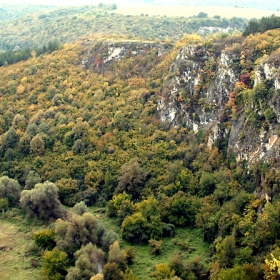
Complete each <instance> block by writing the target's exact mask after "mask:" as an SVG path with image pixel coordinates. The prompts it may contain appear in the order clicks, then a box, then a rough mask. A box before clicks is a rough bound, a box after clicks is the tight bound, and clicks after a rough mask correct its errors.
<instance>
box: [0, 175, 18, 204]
mask: <svg viewBox="0 0 280 280" xmlns="http://www.w3.org/2000/svg"><path fill="white" fill-rule="evenodd" d="M0 198H2V199H3V198H5V199H6V200H7V202H8V206H9V207H13V206H16V205H17V203H18V200H19V198H20V185H19V183H18V181H16V180H14V179H11V178H9V177H8V176H3V177H1V178H0ZM2 203H4V204H3V207H4V208H5V203H6V202H5V201H4V200H3V201H2Z"/></svg>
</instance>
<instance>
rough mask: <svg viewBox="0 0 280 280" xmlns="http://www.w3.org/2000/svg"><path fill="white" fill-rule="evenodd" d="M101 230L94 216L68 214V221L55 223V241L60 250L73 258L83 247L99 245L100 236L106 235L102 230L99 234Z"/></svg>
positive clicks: (88, 214)
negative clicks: (90, 244)
mask: <svg viewBox="0 0 280 280" xmlns="http://www.w3.org/2000/svg"><path fill="white" fill-rule="evenodd" d="M99 230H100V226H99V224H98V221H97V219H96V218H95V217H94V216H93V215H92V214H90V213H84V214H83V215H82V216H79V215H77V214H74V213H68V216H67V219H66V220H57V221H56V222H55V241H56V244H57V247H58V248H59V249H60V250H63V251H65V252H66V253H68V254H69V255H70V256H73V255H74V253H75V252H76V251H77V250H79V249H80V248H81V247H82V245H87V244H88V243H92V244H94V245H95V244H97V243H98V241H99V235H103V233H104V230H102V231H101V233H100V234H99Z"/></svg>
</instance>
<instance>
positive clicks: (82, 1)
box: [0, 0, 131, 6]
mask: <svg viewBox="0 0 280 280" xmlns="http://www.w3.org/2000/svg"><path fill="white" fill-rule="evenodd" d="M1 2H2V3H9V4H14V3H15V4H18V3H28V4H37V5H40V4H41V5H61V6H65V5H90V4H92V5H97V4H99V3H101V2H102V3H104V4H107V3H116V4H117V3H119V4H121V3H124V4H127V3H129V1H126V0H124V1H119V0H117V1H114V0H0V3H1ZM130 2H131V1H130Z"/></svg>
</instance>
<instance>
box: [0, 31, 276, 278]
mask: <svg viewBox="0 0 280 280" xmlns="http://www.w3.org/2000/svg"><path fill="white" fill-rule="evenodd" d="M224 37H225V36H213V37H211V38H207V39H205V38H204V39H203V38H201V37H199V36H196V35H193V36H184V38H183V39H182V40H180V41H178V42H176V43H174V44H170V43H169V42H166V43H159V42H158V41H157V42H143V41H132V40H101V39H96V38H92V37H91V38H87V39H86V40H82V41H81V42H78V43H75V44H65V45H64V46H63V47H61V48H60V49H58V50H54V51H53V52H51V53H44V54H41V55H39V56H33V57H31V58H30V59H28V60H26V61H21V62H18V63H15V64H13V65H4V66H1V67H0V75H1V80H0V162H1V165H0V209H1V210H2V211H4V212H5V213H4V214H2V216H1V219H9V220H8V221H7V220H6V221H5V222H6V224H8V223H10V222H11V221H13V219H19V218H18V217H22V216H21V215H24V216H27V218H26V219H27V221H30V220H35V221H34V223H35V224H36V220H38V221H43V223H44V225H45V228H42V229H37V228H36V229H34V230H36V231H35V232H34V233H33V235H32V238H33V240H34V242H35V245H34V247H33V248H31V249H29V251H28V252H29V254H30V252H31V253H32V254H34V256H37V258H38V263H36V264H35V265H38V266H41V267H42V268H41V271H42V273H43V275H44V277H45V278H46V279H52V278H51V276H52V275H55V277H57V279H64V278H65V277H66V279H68V280H69V279H90V278H91V276H94V278H93V279H102V278H100V277H103V278H104V279H105V280H106V279H136V278H137V277H139V279H148V278H156V279H165V278H167V279H178V277H179V279H209V278H210V279H233V277H234V276H235V275H237V276H236V277H237V278H236V279H264V278H265V279H269V277H270V278H271V279H274V278H275V279H277V278H276V277H278V270H277V265H278V258H279V255H280V251H279V247H278V245H279V238H280V236H279V232H280V231H279V219H280V215H279V209H280V208H279V207H280V204H279V194H278V193H279V183H280V182H279V178H280V177H279V169H278V166H279V161H278V156H277V154H275V156H271V155H269V156H268V157H259V158H258V159H265V161H257V160H254V161H250V166H249V167H248V162H249V161H248V160H247V159H246V157H239V158H238V159H239V160H236V156H237V155H238V153H239V152H240V150H241V151H242V153H243V155H244V154H245V153H246V149H247V148H246V147H247V146H246V143H248V142H250V141H252V142H254V139H255V138H252V137H255V135H260V136H259V137H260V138H261V139H264V138H266V137H267V135H269V136H271V137H272V136H275V137H274V138H273V139H274V140H275V139H276V140H275V141H274V142H273V141H272V143H270V144H271V145H270V146H273V147H274V148H276V150H277V147H278V145H279V143H278V142H277V141H278V134H279V132H278V131H279V125H278V119H279V117H278V103H279V102H278V95H279V87H278V84H277V83H278V74H279V48H280V31H279V30H272V31H268V32H267V33H264V34H256V35H250V36H248V37H247V38H243V37H241V36H233V37H227V38H224ZM225 46H226V47H225ZM266 65H268V66H266ZM225 73H226V74H227V75H226V74H225ZM188 77H190V79H189V80H188ZM193 77H195V79H194V80H193V79H192V78H193ZM217 77H222V79H224V80H225V81H226V82H225V83H223V82H222V84H221V85H222V86H220V85H219V84H218V83H217V84H216V87H214V85H213V82H216V78H217ZM236 77H238V78H236ZM255 78H256V79H257V80H256V82H255ZM218 79H219V78H218ZM222 79H221V80H222ZM231 87H233V88H232V89H231ZM231 90H232V91H231ZM213 97H214V98H216V99H215V100H217V102H216V101H215V100H214V101H213ZM214 103H215V104H214ZM214 105H216V106H214ZM162 108H163V109H162ZM163 112H164V113H163ZM202 116H206V117H207V119H206V118H205V119H204V120H202ZM209 116H210V117H211V118H210V117H209ZM209 119H211V120H209ZM205 120H207V121H205ZM214 122H216V123H218V125H219V126H220V130H219V131H218V130H217V131H216V132H215V131H214V130H213V129H212V130H211V128H212V127H211V125H209V124H212V123H214ZM190 124H192V125H190ZM205 124H206V125H205ZM243 125H244V126H243ZM234 127H237V128H240V127H242V129H243V132H244V135H243V136H242V135H241V134H239V135H238V137H239V139H237V140H236V141H234V139H233V138H230V139H228V138H226V137H225V135H227V134H226V133H228V132H229V131H234ZM195 128H198V129H195ZM246 130H247V131H249V132H250V134H246ZM238 131H239V130H238ZM270 131H271V132H272V133H273V135H270V134H269V133H270ZM218 132H221V133H220V135H216V136H215V137H212V135H213V133H214V134H215V133H216V134H219V133H218ZM251 132H252V133H251ZM209 139H210V140H211V139H212V140H213V139H214V140H213V141H212V142H211V143H210V141H209ZM269 139H270V138H269ZM245 140H246V141H245ZM230 141H232V142H236V143H237V144H238V147H236V146H234V148H236V149H235V150H234V149H233V150H232V149H227V148H228V143H230ZM242 141H243V142H242ZM255 142H257V141H255ZM209 143H210V144H209ZM236 143H235V144H236ZM270 146H265V147H266V148H267V149H266V150H262V151H261V153H263V152H264V153H265V152H267V151H268V150H269V149H270V148H271V147H270ZM243 147H245V148H243ZM253 147H255V146H253ZM237 148H239V151H238V150H237ZM268 148H269V149H268ZM249 150H250V149H249ZM242 153H241V154H242ZM65 206H67V208H65ZM87 206H94V207H95V208H94V210H92V209H88V208H87ZM18 207H20V209H21V210H18ZM96 207H99V208H98V209H96ZM69 208H71V209H69ZM105 208H106V216H107V217H106V218H105V217H104V216H105V213H104V211H105V210H104V209H105ZM17 211H20V213H21V214H18V213H17ZM93 212H94V214H95V217H94V216H93V215H92V213H93ZM13 216H16V217H17V218H16V217H14V218H13ZM11 217H12V218H11ZM96 217H98V218H99V220H97V218H96ZM102 220H103V222H104V224H105V225H106V227H104V226H103V225H102V223H101V221H102ZM39 223H40V222H39ZM112 228H113V229H114V230H115V231H116V232H117V233H116V232H114V231H112ZM192 230H194V232H195V234H196V235H199V236H198V238H197V239H196V238H195V237H194V235H192V234H191V232H192ZM174 234H175V236H174ZM118 236H119V237H118ZM118 238H119V239H118ZM117 239H118V240H119V241H117ZM202 240H203V241H202ZM120 244H121V246H122V248H123V249H121V248H120ZM128 244H131V245H135V246H137V247H136V248H139V249H137V250H135V251H133V250H132V249H131V248H130V247H129V246H130V245H128ZM147 244H149V248H150V252H151V253H150V254H152V255H153V256H154V257H153V258H154V259H153V261H150V260H149V261H148V262H147V266H149V265H151V264H152V265H154V264H155V263H156V266H155V268H151V267H147V266H146V270H145V265H143V262H144V263H145V256H146V255H147V247H140V246H147ZM172 246H173V248H172V250H171V249H170V247H172ZM141 248H143V250H144V251H145V250H146V253H143V252H141ZM32 250H33V251H32ZM138 251H139V254H143V255H141V256H143V257H142V259H140V260H139V257H138V258H137V253H138ZM195 251H197V252H199V254H200V255H201V258H195V254H194V255H192V253H193V252H195ZM164 254H166V255H164ZM169 254H170V255H169ZM135 255H136V256H135ZM157 255H159V257H158V258H157ZM39 256H42V258H41V261H40V258H39ZM192 256H193V257H194V258H192ZM143 259H144V260H143ZM36 260H37V259H36ZM147 260H148V257H147ZM133 262H134V263H133ZM131 269H133V270H134V271H135V273H133V272H132V271H131ZM140 271H141V272H140ZM101 272H102V273H103V276H101V275H99V274H100V273H101ZM136 272H137V273H136ZM144 272H145V273H146V274H145V273H144ZM114 277H116V278H114ZM176 277H177V278H176ZM238 277H239V278H238ZM273 277H274V278H273Z"/></svg>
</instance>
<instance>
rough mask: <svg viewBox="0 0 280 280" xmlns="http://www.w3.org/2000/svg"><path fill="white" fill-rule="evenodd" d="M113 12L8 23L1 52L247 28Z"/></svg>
mask: <svg viewBox="0 0 280 280" xmlns="http://www.w3.org/2000/svg"><path fill="white" fill-rule="evenodd" d="M112 9H114V7H113V6H112V5H98V6H81V7H60V8H56V9H54V10H51V11H43V12H40V13H37V14H27V15H25V16H23V17H21V18H19V19H17V20H16V21H13V22H7V23H5V22H4V23H2V28H1V30H0V50H13V49H14V47H15V46H19V47H20V48H26V47H31V48H33V47H34V46H38V47H42V45H43V44H47V43H48V42H49V41H53V40H54V38H55V39H57V40H58V41H59V42H60V43H67V42H75V41H76V40H77V39H78V38H80V37H86V36H91V35H93V34H98V33H102V34H103V35H104V34H109V35H114V34H115V35H117V36H118V37H120V36H123V35H125V36H126V37H127V36H129V37H130V38H138V39H142V40H154V39H156V38H157V39H159V40H162V41H164V40H165V39H166V38H169V40H175V41H176V40H178V39H180V38H182V37H183V35H184V34H186V33H193V32H196V31H197V30H198V29H199V27H202V28H203V27H216V28H220V29H226V28H229V27H230V30H229V31H230V32H234V31H238V30H239V31H241V30H243V29H244V28H245V26H246V24H247V20H245V19H241V18H236V17H233V18H231V19H227V18H220V17H219V16H217V17H214V18H210V17H209V18H208V17H203V16H202V17H200V16H199V17H189V18H185V17H166V16H151V17H149V16H148V15H146V14H145V15H144V14H143V15H141V16H129V15H120V14H117V13H114V10H112ZM206 16H207V15H206ZM208 32H209V31H208Z"/></svg>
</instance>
